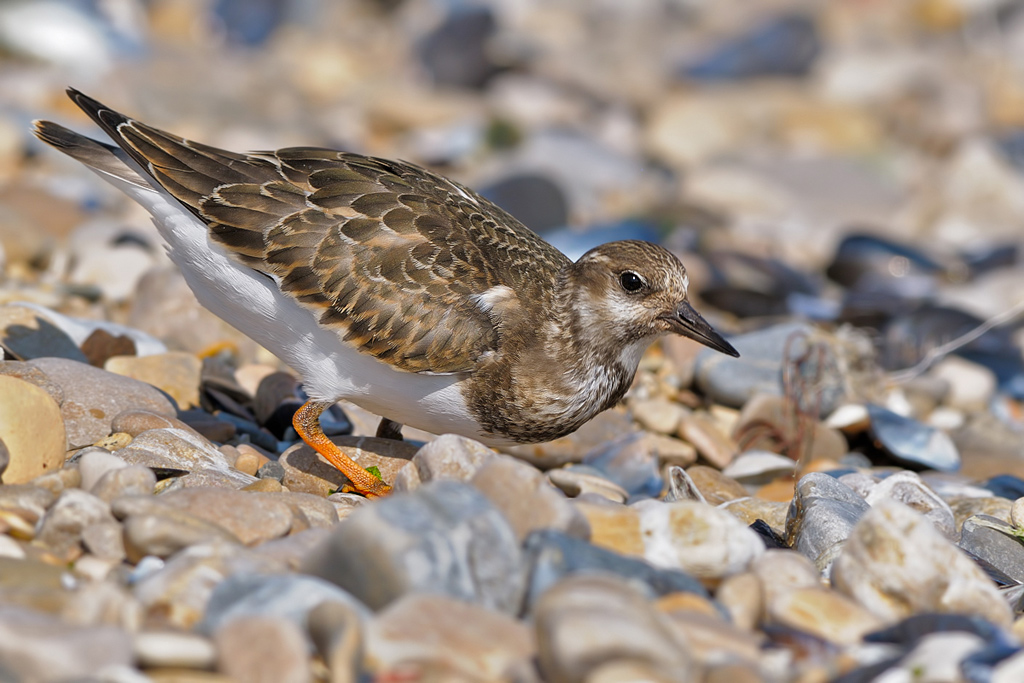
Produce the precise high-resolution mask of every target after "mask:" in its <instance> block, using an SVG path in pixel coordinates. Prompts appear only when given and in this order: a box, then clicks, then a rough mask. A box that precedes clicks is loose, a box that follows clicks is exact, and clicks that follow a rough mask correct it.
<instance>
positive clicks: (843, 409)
mask: <svg viewBox="0 0 1024 683" xmlns="http://www.w3.org/2000/svg"><path fill="white" fill-rule="evenodd" d="M825 426H827V427H831V428H833V429H838V430H839V431H841V432H843V433H844V434H860V433H861V432H864V431H867V429H868V428H869V427H871V416H870V415H868V408H867V406H865V405H862V404H860V403H845V404H843V405H841V406H839V407H838V408H836V409H835V410H834V411H832V414H831V415H829V416H828V418H826V419H825Z"/></svg>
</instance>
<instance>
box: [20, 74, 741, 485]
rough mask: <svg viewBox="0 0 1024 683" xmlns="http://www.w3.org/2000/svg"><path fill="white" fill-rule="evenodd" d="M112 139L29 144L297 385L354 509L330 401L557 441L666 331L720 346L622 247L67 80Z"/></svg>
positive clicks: (628, 377) (396, 164) (57, 135)
mask: <svg viewBox="0 0 1024 683" xmlns="http://www.w3.org/2000/svg"><path fill="white" fill-rule="evenodd" d="M67 93H68V95H69V97H70V98H71V99H72V101H73V102H74V103H75V104H76V105H78V107H79V108H81V109H82V111H84V112H85V114H87V115H88V116H89V118H91V119H92V120H93V121H94V122H95V123H96V124H97V125H98V126H99V127H100V129H102V131H103V132H104V133H105V134H106V135H107V136H108V137H109V138H110V141H112V142H113V143H114V144H110V142H106V141H99V140H95V139H92V138H90V137H87V136H85V135H82V134H80V133H77V132H75V131H73V130H71V129H69V128H66V127H64V126H62V125H60V124H57V123H54V122H51V121H35V122H34V126H35V130H34V132H35V134H36V136H37V137H38V138H39V139H40V140H42V141H43V142H45V143H47V144H49V145H51V146H53V147H55V148H56V149H58V150H60V151H61V152H63V153H65V154H67V155H69V156H71V157H72V158H74V159H76V160H78V161H80V162H82V163H83V164H84V165H85V166H87V167H88V168H89V169H91V170H92V171H94V172H95V173H97V174H98V175H99V176H100V177H101V178H103V179H104V180H106V181H107V182H109V183H111V184H113V185H114V186H115V187H117V188H118V189H120V190H121V191H123V192H124V193H125V194H127V195H128V196H129V197H130V198H131V199H133V200H135V201H136V202H138V203H139V204H141V205H142V206H143V207H144V208H145V209H146V210H147V211H148V212H149V213H150V214H151V216H152V218H153V222H154V223H155V225H156V227H157V230H158V231H159V233H160V235H161V237H162V239H163V240H164V241H165V242H166V243H167V249H168V254H169V256H170V258H171V260H172V261H174V263H176V264H177V265H178V266H179V268H180V269H181V272H182V274H183V275H184V278H185V280H186V282H187V283H188V285H189V287H190V288H191V289H192V291H193V292H194V293H195V295H196V298H197V299H198V300H199V302H200V303H201V304H202V305H203V306H205V307H206V308H207V309H209V310H210V311H212V312H213V313H214V314H216V315H217V316H219V317H221V318H222V319H224V320H225V321H226V322H228V323H229V324H230V325H232V326H234V327H235V328H237V329H238V330H239V331H241V332H242V333H243V334H245V335H247V336H249V337H250V338H252V339H253V340H255V341H256V342H258V343H259V344H261V345H262V346H263V347H264V348H266V349H267V350H269V351H270V352H272V353H273V354H274V355H276V356H277V357H278V358H279V359H280V360H281V361H283V362H284V363H285V364H287V365H288V366H290V367H291V368H292V369H293V370H295V371H296V372H297V373H298V374H299V375H300V376H301V378H302V381H303V386H304V389H305V391H306V395H307V396H308V399H309V400H308V401H306V402H305V403H304V404H303V405H302V407H301V408H299V410H298V411H297V412H296V413H295V416H294V419H293V425H294V426H295V430H296V432H297V433H298V435H299V436H300V437H301V438H302V440H303V441H305V442H306V443H307V444H308V445H309V446H311V447H312V448H313V449H314V450H315V451H316V452H317V453H319V454H320V455H321V456H323V457H324V458H325V459H326V460H327V461H328V462H329V463H331V464H332V465H333V466H334V467H336V468H337V469H339V470H340V471H341V472H342V473H343V474H344V475H345V476H346V477H347V478H348V480H349V481H350V482H351V487H350V488H351V490H355V491H356V492H359V493H361V494H363V495H365V496H367V497H369V498H376V497H381V496H385V495H388V494H389V493H390V486H389V485H388V484H387V483H385V482H384V481H382V480H381V479H379V478H378V477H376V476H375V475H374V474H373V473H371V472H368V471H367V470H364V469H363V468H361V467H360V466H359V465H358V464H356V463H355V462H354V461H352V460H351V459H350V458H348V457H347V456H346V455H345V454H344V453H343V452H342V451H341V449H340V448H338V447H337V446H336V445H335V444H334V443H332V442H331V441H330V440H329V439H328V438H327V436H326V435H325V434H324V432H323V430H322V428H321V427H320V424H319V418H320V415H321V413H322V412H323V411H324V410H326V409H327V408H329V407H330V406H332V405H333V404H334V403H336V402H337V401H339V400H341V399H345V400H347V401H350V402H352V403H355V404H356V405H359V406H361V407H363V408H365V409H367V410H369V411H371V412H373V413H375V414H377V415H380V416H382V419H381V423H380V427H379V428H378V430H377V435H378V436H384V437H394V438H399V439H400V438H401V428H402V425H410V426H414V427H417V428H419V429H422V430H425V431H428V432H431V433H434V434H443V433H454V434H460V435H463V436H467V437H470V438H473V439H476V440H478V441H480V442H482V443H484V444H486V445H489V446H494V447H501V446H507V445H512V444H517V443H541V442H546V441H550V440H553V439H556V438H558V437H561V436H564V435H566V434H570V433H572V432H573V431H575V430H576V429H577V428H579V427H580V426H581V425H583V424H584V423H585V422H587V421H588V420H590V419H591V418H593V417H594V416H595V415H597V414H598V413H600V412H601V411H603V410H606V409H608V408H610V407H612V406H613V405H615V404H616V403H617V402H618V401H620V400H621V399H622V397H623V396H624V394H625V393H626V391H627V390H628V389H629V387H630V385H631V383H632V381H633V378H634V375H635V374H636V370H637V366H638V364H639V361H640V357H641V355H642V354H643V353H644V351H645V350H646V349H647V347H648V346H649V345H650V344H651V343H652V342H654V341H655V340H656V339H658V338H659V337H662V336H664V335H669V334H678V335H682V336H684V337H688V338H690V339H692V340H695V341H697V342H699V343H701V344H703V345H705V346H707V347H710V348H712V349H715V350H717V351H719V352H722V353H724V354H727V355H730V356H734V357H738V356H739V353H738V352H737V351H736V349H735V348H733V346H732V345H731V344H730V343H729V342H728V341H727V340H726V339H725V338H724V337H723V336H722V335H721V334H719V333H718V332H717V331H716V330H715V329H714V328H713V327H712V326H711V325H710V324H709V323H708V322H707V321H706V320H705V319H704V318H703V317H702V316H701V315H700V314H699V313H698V312H697V311H696V310H695V309H694V307H693V305H692V304H691V303H690V300H689V295H688V288H689V279H688V277H687V274H686V269H685V267H684V266H683V264H682V263H681V262H680V261H679V259H678V258H677V257H676V256H675V255H674V254H673V253H671V252H670V251H668V250H667V249H665V248H663V247H661V246H658V245H656V244H653V243H649V242H643V241H637V240H623V241H617V242H610V243H607V244H603V245H600V246H597V247H595V248H593V249H591V250H590V251H588V252H586V253H585V254H583V255H582V256H581V257H580V258H579V259H578V260H576V261H571V260H570V259H569V258H568V257H566V256H565V255H564V254H562V253H561V252H560V251H558V250H557V249H556V248H555V247H553V246H552V245H550V244H549V243H547V242H546V241H544V240H543V239H542V238H541V237H540V236H539V235H537V234H535V233H534V232H532V231H531V230H529V229H528V228H527V227H526V226H524V225H523V224H522V223H520V222H519V221H518V220H516V219H515V218H514V217H512V216H511V215H510V214H508V213H507V212H506V211H504V210H502V209H501V208H499V207H498V206H497V205H495V204H493V203H492V202H490V201H488V200H487V199H485V198H484V197H482V196H480V195H479V194H477V193H476V192H474V191H473V190H471V189H469V188H468V187H466V186H464V185H462V184H460V183H458V182H456V181H453V180H449V179H447V178H445V177H443V176H441V175H439V174H436V173H434V172H432V171H430V170H427V169H424V168H421V167H419V166H416V165H414V164H411V163H408V162H403V161H392V160H387V159H383V158H378V157H373V156H364V155H360V154H355V153H351V152H344V151H337V150H332V149H325V148H319V147H289V148H284V149H279V150H277V151H271V152H250V153H244V154H242V153H236V152H230V151H226V150H222V149H218V148H216V147H211V146H209V145H204V144H201V143H198V142H193V141H191V140H187V139H185V138H182V137H180V136H177V135H173V134H171V133H168V132H164V131H163V130H160V129H158V128H154V127H152V126H150V125H147V124H145V123H142V122H140V121H138V120H135V119H133V118H130V117H128V116H125V115H123V114H121V113H118V112H117V111H115V110H113V109H111V108H109V107H107V106H105V105H103V104H101V103H100V102H98V101H97V100H95V99H93V98H91V97H89V96H87V95H85V94H84V93H82V92H80V91H78V90H76V89H74V88H68V89H67Z"/></svg>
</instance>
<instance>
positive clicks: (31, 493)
mask: <svg viewBox="0 0 1024 683" xmlns="http://www.w3.org/2000/svg"><path fill="white" fill-rule="evenodd" d="M55 500H57V494H55V493H53V492H52V491H50V490H48V489H45V488H42V487H41V486H35V485H33V484H4V485H3V486H0V510H9V511H11V512H16V513H18V514H20V515H22V516H24V517H25V518H26V519H31V520H33V521H36V520H38V519H39V518H40V517H42V516H43V514H44V513H45V512H46V508H48V507H50V506H51V505H52V504H53V501H55Z"/></svg>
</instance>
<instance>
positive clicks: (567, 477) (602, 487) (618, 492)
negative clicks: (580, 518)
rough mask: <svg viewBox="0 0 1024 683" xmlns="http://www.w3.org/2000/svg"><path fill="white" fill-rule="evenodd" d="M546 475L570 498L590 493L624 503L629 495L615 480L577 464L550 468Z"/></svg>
mask: <svg viewBox="0 0 1024 683" xmlns="http://www.w3.org/2000/svg"><path fill="white" fill-rule="evenodd" d="M546 476H547V478H548V481H550V482H551V483H552V484H554V485H555V486H557V487H558V488H559V489H560V490H561V491H562V492H563V493H565V495H567V496H569V497H570V498H579V497H580V496H582V495H584V494H588V493H589V494H593V495H596V496H600V497H601V498H603V499H605V500H610V501H612V502H614V503H624V502H626V498H628V497H629V494H628V493H626V490H625V489H624V488H622V487H621V486H619V485H618V484H616V483H615V482H613V481H609V480H608V479H606V478H605V477H602V476H598V475H596V474H591V473H590V472H586V471H585V470H583V469H581V468H577V467H575V466H572V467H563V468H561V469H555V470H549V471H548V472H547V475H546Z"/></svg>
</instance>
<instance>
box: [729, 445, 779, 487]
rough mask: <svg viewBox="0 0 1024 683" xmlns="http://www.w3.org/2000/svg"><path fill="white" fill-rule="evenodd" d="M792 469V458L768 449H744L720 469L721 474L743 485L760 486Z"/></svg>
mask: <svg viewBox="0 0 1024 683" xmlns="http://www.w3.org/2000/svg"><path fill="white" fill-rule="evenodd" d="M794 470H796V461H795V460H793V459H792V458H787V457H785V456H782V455H776V454H775V453H770V452H768V451H744V452H743V453H740V454H739V456H737V458H736V459H735V460H733V461H732V462H731V463H729V465H728V466H727V467H726V468H725V469H724V470H722V474H724V475H725V476H727V477H732V478H733V479H735V480H736V481H738V482H739V483H741V484H744V485H749V486H760V485H762V484H767V483H768V482H769V481H772V480H773V479H777V478H779V477H781V476H784V475H787V474H792V473H793V471H794Z"/></svg>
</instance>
